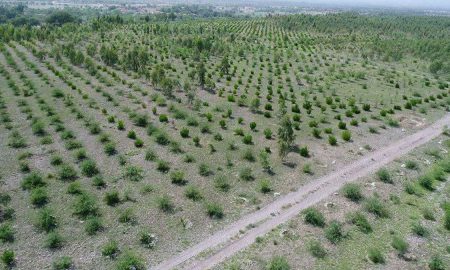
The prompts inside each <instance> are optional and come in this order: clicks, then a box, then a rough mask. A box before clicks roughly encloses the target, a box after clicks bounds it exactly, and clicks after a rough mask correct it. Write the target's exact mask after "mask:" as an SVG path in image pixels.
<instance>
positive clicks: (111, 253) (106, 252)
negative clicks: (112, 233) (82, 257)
mask: <svg viewBox="0 0 450 270" xmlns="http://www.w3.org/2000/svg"><path fill="white" fill-rule="evenodd" d="M119 252H120V249H119V245H118V244H117V242H116V241H109V242H107V243H106V244H105V245H104V246H103V247H102V255H103V256H105V257H109V258H115V257H116V256H117V255H118V254H119Z"/></svg>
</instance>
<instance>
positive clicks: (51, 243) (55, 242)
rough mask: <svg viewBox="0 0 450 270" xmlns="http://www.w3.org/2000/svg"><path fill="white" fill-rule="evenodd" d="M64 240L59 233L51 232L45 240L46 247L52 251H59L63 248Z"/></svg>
mask: <svg viewBox="0 0 450 270" xmlns="http://www.w3.org/2000/svg"><path fill="white" fill-rule="evenodd" d="M63 243H64V239H63V238H62V236H61V235H60V234H59V233H57V232H49V233H48V235H47V239H46V240H45V247H47V248H50V249H58V248H61V247H62V246H63Z"/></svg>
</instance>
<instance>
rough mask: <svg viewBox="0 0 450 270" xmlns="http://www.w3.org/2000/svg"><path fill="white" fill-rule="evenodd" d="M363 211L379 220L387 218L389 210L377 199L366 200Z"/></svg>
mask: <svg viewBox="0 0 450 270" xmlns="http://www.w3.org/2000/svg"><path fill="white" fill-rule="evenodd" d="M364 207H365V209H366V210H367V211H368V212H369V213H372V214H374V215H375V216H377V217H380V218H388V217H389V210H388V209H387V207H386V205H385V204H384V203H383V202H382V201H380V199H379V198H378V197H372V198H368V199H367V200H366V202H365V205H364Z"/></svg>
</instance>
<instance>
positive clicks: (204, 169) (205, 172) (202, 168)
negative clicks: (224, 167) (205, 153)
mask: <svg viewBox="0 0 450 270" xmlns="http://www.w3.org/2000/svg"><path fill="white" fill-rule="evenodd" d="M212 173H213V172H212V171H211V169H210V167H209V166H208V165H207V164H206V163H201V164H200V165H199V167H198V174H200V175H201V176H209V175H211V174H212Z"/></svg>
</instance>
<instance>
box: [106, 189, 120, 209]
mask: <svg viewBox="0 0 450 270" xmlns="http://www.w3.org/2000/svg"><path fill="white" fill-rule="evenodd" d="M104 201H105V203H106V204H107V205H109V206H116V205H117V204H119V203H120V196H119V192H118V191H117V190H112V191H109V192H106V193H105V197H104Z"/></svg>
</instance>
